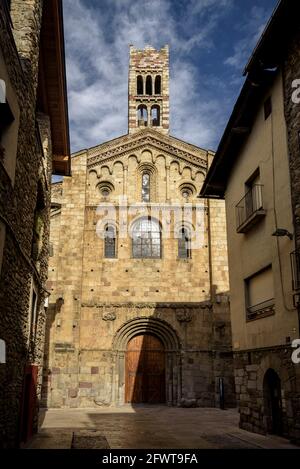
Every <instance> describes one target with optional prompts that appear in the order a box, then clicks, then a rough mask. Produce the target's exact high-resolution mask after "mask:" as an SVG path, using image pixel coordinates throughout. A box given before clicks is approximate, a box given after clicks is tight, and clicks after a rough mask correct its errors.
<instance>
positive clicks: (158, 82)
mask: <svg viewBox="0 0 300 469" xmlns="http://www.w3.org/2000/svg"><path fill="white" fill-rule="evenodd" d="M154 90H155V94H161V76H160V75H157V76H156V77H155V85H154Z"/></svg>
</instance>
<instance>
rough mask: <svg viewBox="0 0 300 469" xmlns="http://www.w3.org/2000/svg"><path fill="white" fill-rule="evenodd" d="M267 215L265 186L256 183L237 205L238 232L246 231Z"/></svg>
mask: <svg viewBox="0 0 300 469" xmlns="http://www.w3.org/2000/svg"><path fill="white" fill-rule="evenodd" d="M265 215H266V212H265V210H264V207H263V186H262V185H260V184H254V185H253V186H252V187H251V189H250V190H249V191H248V192H247V193H246V195H245V196H244V197H243V198H242V199H241V200H240V201H239V203H238V204H237V205H236V225H237V233H246V232H247V231H249V230H250V229H251V228H252V226H253V225H254V224H256V223H257V222H258V221H259V220H260V219H261V218H263V217H264V216H265Z"/></svg>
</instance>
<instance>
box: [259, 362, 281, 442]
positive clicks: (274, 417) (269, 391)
mask: <svg viewBox="0 0 300 469" xmlns="http://www.w3.org/2000/svg"><path fill="white" fill-rule="evenodd" d="M263 389H264V407H265V411H264V414H265V419H266V425H267V432H268V433H271V434H274V435H281V434H282V401H281V381H280V378H279V376H278V374H277V373H276V371H274V370H273V369H272V368H269V369H268V371H267V372H266V374H265V376H264V384H263Z"/></svg>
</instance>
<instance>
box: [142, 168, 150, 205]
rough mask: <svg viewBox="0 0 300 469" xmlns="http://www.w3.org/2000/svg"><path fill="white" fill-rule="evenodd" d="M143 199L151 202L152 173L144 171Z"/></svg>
mask: <svg viewBox="0 0 300 469" xmlns="http://www.w3.org/2000/svg"><path fill="white" fill-rule="evenodd" d="M142 201H143V202H150V174H149V172H148V171H144V172H143V174H142Z"/></svg>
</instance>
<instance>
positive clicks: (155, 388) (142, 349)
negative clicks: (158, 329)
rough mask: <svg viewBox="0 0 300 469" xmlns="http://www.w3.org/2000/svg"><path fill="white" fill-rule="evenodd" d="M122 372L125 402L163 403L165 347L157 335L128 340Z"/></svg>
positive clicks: (144, 335)
mask: <svg viewBox="0 0 300 469" xmlns="http://www.w3.org/2000/svg"><path fill="white" fill-rule="evenodd" d="M125 373H126V376H125V402H126V403H136V404H138V403H149V404H158V403H164V402H165V400H166V392H165V350H164V346H163V344H162V342H161V341H160V340H159V339H158V338H157V337H155V336H153V335H149V334H143V335H137V336H135V337H133V338H132V339H131V340H130V341H129V342H128V344H127V351H126V365H125Z"/></svg>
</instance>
